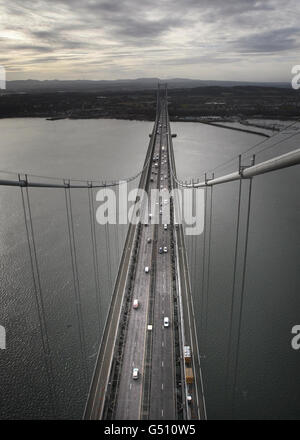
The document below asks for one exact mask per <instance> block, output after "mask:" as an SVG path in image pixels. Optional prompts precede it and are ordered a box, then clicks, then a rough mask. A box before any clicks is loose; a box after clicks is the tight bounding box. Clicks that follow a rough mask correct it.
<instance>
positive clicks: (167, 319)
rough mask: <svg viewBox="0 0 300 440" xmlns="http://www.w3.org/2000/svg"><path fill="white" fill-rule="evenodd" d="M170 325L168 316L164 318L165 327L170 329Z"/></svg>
mask: <svg viewBox="0 0 300 440" xmlns="http://www.w3.org/2000/svg"><path fill="white" fill-rule="evenodd" d="M169 325H170V321H169V318H168V317H167V316H165V317H164V327H169Z"/></svg>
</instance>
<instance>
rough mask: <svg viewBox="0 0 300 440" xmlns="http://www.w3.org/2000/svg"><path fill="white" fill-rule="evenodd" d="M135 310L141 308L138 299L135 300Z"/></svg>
mask: <svg viewBox="0 0 300 440" xmlns="http://www.w3.org/2000/svg"><path fill="white" fill-rule="evenodd" d="M133 308H134V309H138V308H139V300H138V299H134V300H133Z"/></svg>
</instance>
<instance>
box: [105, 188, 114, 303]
mask: <svg viewBox="0 0 300 440" xmlns="http://www.w3.org/2000/svg"><path fill="white" fill-rule="evenodd" d="M105 196H106V191H105ZM105 247H106V265H107V270H106V272H107V275H108V286H107V292H108V291H109V292H110V294H111V295H112V289H113V285H112V283H113V281H112V272H111V266H112V261H111V252H110V239H109V226H108V223H105Z"/></svg>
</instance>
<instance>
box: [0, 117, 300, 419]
mask: <svg viewBox="0 0 300 440" xmlns="http://www.w3.org/2000/svg"><path fill="white" fill-rule="evenodd" d="M152 125H153V124H152V123H151V122H137V121H120V120H76V121H75V120H60V121H46V120H44V119H29V118H28V119H25V118H21V119H3V120H0V133H1V143H0V170H2V171H3V172H1V176H2V178H7V179H9V178H15V177H16V176H17V173H20V174H21V176H23V175H24V174H25V173H27V174H29V175H35V176H36V177H29V178H31V179H34V180H39V177H38V176H49V177H57V178H65V179H66V178H83V179H84V180H90V179H92V178H93V179H95V180H106V179H113V178H116V179H117V178H124V177H128V176H131V175H135V174H136V173H137V172H138V171H139V170H140V169H141V167H142V164H143V161H144V158H145V153H146V150H147V146H148V142H149V137H148V134H149V133H150V132H151V131H152ZM172 132H176V133H177V138H175V139H174V149H175V158H176V165H177V173H178V175H179V177H180V178H190V177H201V176H202V175H203V173H204V172H207V171H210V170H211V169H213V168H215V167H217V166H220V165H221V164H223V163H224V162H227V164H226V165H225V166H223V167H219V168H218V169H217V170H215V174H216V175H221V174H223V173H227V172H230V171H232V170H236V169H237V159H235V160H234V161H232V162H229V161H230V160H231V158H233V157H236V156H237V155H238V154H240V153H243V152H245V151H246V150H247V149H249V148H250V147H251V146H253V145H254V144H257V143H259V142H261V141H262V140H264V138H262V137H259V136H256V135H252V134H249V133H242V132H237V131H231V130H228V129H222V128H218V127H210V126H207V125H202V124H197V123H173V124H172ZM290 134H293V131H291V132H289V133H288V134H285V135H284V136H285V137H288V136H289V135H290ZM284 136H281V135H279V137H277V138H276V139H277V141H276V142H278V141H279V140H283V139H284ZM272 142H273V143H275V138H274V140H272V139H271V140H269V141H268V143H265V144H263V145H261V146H259V145H258V147H257V148H254V149H253V151H254V152H255V151H261V150H262V149H263V148H266V147H268V146H269V145H271V143H272ZM295 145H296V142H295V140H294V138H291V139H289V140H287V141H286V142H281V143H278V144H277V145H275V146H274V147H273V148H268V149H265V150H264V152H263V153H259V154H257V160H263V159H267V158H269V157H271V156H272V155H273V154H274V153H278V154H281V153H284V152H287V151H289V150H291V149H292V148H294V146H295ZM253 151H251V153H252V152H253ZM250 159H251V155H250V153H249V154H248V155H246V157H245V165H246V164H248V163H249V162H250ZM228 162H229V163H228ZM11 173H12V174H11ZM51 181H52V180H50V179H49V182H51ZM132 185H134V182H133V183H132ZM247 185H248V182H245V183H244V184H243V188H242V200H241V204H242V210H241V212H242V214H241V229H242V228H243V227H244V226H243V225H244V223H245V215H246V208H247V207H246V203H247V195H248V189H249V188H248V186H247ZM238 189H239V184H238V183H236V182H235V183H229V184H227V185H225V186H222V187H221V186H220V187H217V188H216V189H214V191H213V194H212V199H210V197H211V194H210V193H208V194H207V200H208V201H209V206H208V209H207V222H206V223H207V225H206V228H207V227H208V219H209V215H210V207H212V213H213V216H212V222H211V227H210V236H211V240H210V242H209V247H210V250H209V251H208V250H207V252H206V253H205V255H204V253H203V235H204V234H201V235H200V236H199V237H198V238H197V239H195V240H192V239H190V238H187V239H186V244H187V249H188V258H189V264H190V274H191V284H192V288H193V296H194V307H195V317H196V321H197V330H198V336H199V344H200V352H201V356H202V368H203V376H204V391H205V397H206V404H207V413H208V417H209V418H228V417H235V418H275V419H276V418H299V417H300V414H299V408H300V390H299V380H298V377H297V374H298V372H299V367H300V354H299V351H295V350H293V349H292V347H291V337H292V335H291V328H292V327H293V325H296V324H300V316H299V310H300V297H299V275H298V268H299V172H298V169H297V167H294V168H290V169H287V170H282V171H277V172H274V173H271V174H270V175H264V176H260V177H257V178H255V179H254V180H253V184H252V196H251V214H250V222H249V243H248V253H247V270H246V275H245V283H244V284H245V286H244V298H243V304H242V308H241V309H242V315H241V332H240V335H241V337H240V340H239V341H237V339H236V334H237V333H236V331H235V330H236V329H235V326H236V325H237V323H238V318H239V316H240V315H239V309H240V307H239V301H240V297H239V291H240V290H239V288H238V287H239V285H238V283H240V282H241V280H240V277H239V276H238V277H237V280H236V281H235V283H236V284H235V291H236V293H235V298H236V303H235V308H234V311H233V314H231V302H232V291H233V263H234V253H235V245H236V226H237V225H236V221H237V216H236V212H237V201H238ZM92 194H93V197H94V198H95V192H93V193H92ZM65 195H66V194H65V190H64V189H39V188H37V189H30V190H29V192H28V196H29V201H30V208H31V215H32V225H33V231H34V238H35V249H36V254H37V259H38V266H37V267H35V271H36V270H38V275H39V279H40V285H39V286H38V288H37V289H36V288H34V284H33V280H32V269H31V266H30V258H29V253H28V243H27V235H26V229H25V225H24V212H23V204H22V194H21V191H20V189H19V188H7V187H0V208H1V209H0V324H1V325H2V326H4V327H5V329H6V333H7V341H6V343H7V344H6V345H7V348H6V350H0V388H1V398H0V417H1V418H2V419H5V418H22V419H23V418H25V419H26V418H37V419H39V418H53V417H57V418H62V419H66V418H69V419H70V418H71V419H78V418H80V417H81V416H82V413H83V410H84V404H85V399H86V395H87V392H88V384H89V381H90V379H91V376H92V372H93V367H94V363H95V359H96V355H97V348H98V344H99V340H100V338H101V332H102V329H103V326H104V323H105V317H106V312H107V308H108V305H109V300H110V294H111V289H112V286H113V283H114V279H115V276H116V273H117V268H118V263H119V259H120V255H121V252H122V248H123V244H124V240H125V237H126V230H127V229H126V225H124V227H122V228H115V227H113V226H111V227H108V228H106V229H105V227H104V226H100V225H96V235H97V243H96V244H97V257H98V262H99V272H98V278H99V281H100V289H99V292H98V293H97V289H95V283H96V281H95V273H94V268H93V258H92V254H93V252H92V247H93V240H92V238H91V237H92V235H91V224H90V218H89V199H88V196H87V190H86V189H82V190H81V189H79V190H71V201H72V209H73V218H74V235H75V249H76V256H77V266H78V272H79V298H78V296H77V297H76V295H75V293H74V292H75V290H76V289H75V288H74V280H73V277H72V264H71V262H72V259H71V253H70V247H69V241H68V223H67V217H66V209H65ZM23 197H24V199H25V203H26V201H27V200H28V199H27V193H26V191H24V192H23ZM27 214H28V213H27ZM242 232H243V231H242ZM242 232H241V233H242ZM206 234H208V232H207V229H206ZM207 243H208V241H207V240H206V248H207ZM238 251H239V254H240V255H239V258H238V264H240V262H241V261H243V240H242V238H241V239H240V243H238ZM208 253H209V258H208ZM238 269H239V270H238V273H239V274H240V273H241V272H242V268H241V266H238ZM203 271H204V272H205V274H206V275H205V279H206V281H205V285H204V286H203V282H202V278H203V273H202V272H203ZM95 291H96V293H95ZM203 295H204V296H203ZM203 297H204V298H205V301H204V302H203ZM41 299H42V302H43V316H40V314H39V313H38V310H39V309H38V307H37V303H39V302H40V301H41ZM231 317H233V322H234V325H233V329H232V338H231V340H232V343H231V347H230V351H228V347H229V342H228V338H229V332H230V325H229V323H230V318H231ZM203 320H205V323H206V325H205V331H204V330H203ZM78 323H79V324H78ZM41 328H44V329H46V335H47V338H46V340H45V338H44V339H43V338H42V336H41ZM45 343H46V344H47V345H48V346H49V349H50V356H47V352H46V351H45ZM43 344H44V345H43ZM228 354H229V356H228ZM236 359H238V375H237V377H234V371H235V369H234V362H235V360H236ZM228 365H229V367H228ZM49 383H52V387H49ZM233 383H235V392H234V393H233V385H232V384H233ZM232 393H233V394H232Z"/></svg>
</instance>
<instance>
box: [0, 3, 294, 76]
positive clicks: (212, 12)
mask: <svg viewBox="0 0 300 440" xmlns="http://www.w3.org/2000/svg"><path fill="white" fill-rule="evenodd" d="M0 44H1V51H0V65H2V66H4V67H5V68H6V71H7V77H8V79H28V78H34V79H55V78H56V79H119V78H137V77H160V78H162V79H165V78H175V77H184V78H195V79H216V80H223V79H224V80H246V81H290V79H291V76H292V75H291V68H292V66H293V65H294V64H300V51H299V48H300V1H299V0H284V1H283V0H259V1H256V0H160V1H158V0H150V1H148V0H69V1H67V0H64V1H59V0H48V1H45V0H11V1H7V0H0Z"/></svg>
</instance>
